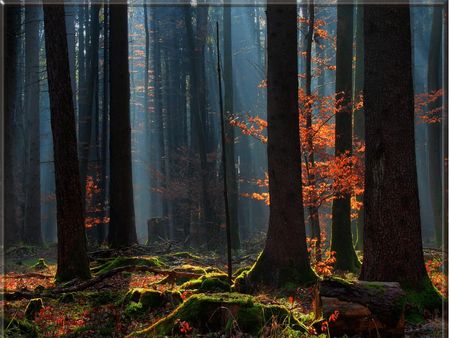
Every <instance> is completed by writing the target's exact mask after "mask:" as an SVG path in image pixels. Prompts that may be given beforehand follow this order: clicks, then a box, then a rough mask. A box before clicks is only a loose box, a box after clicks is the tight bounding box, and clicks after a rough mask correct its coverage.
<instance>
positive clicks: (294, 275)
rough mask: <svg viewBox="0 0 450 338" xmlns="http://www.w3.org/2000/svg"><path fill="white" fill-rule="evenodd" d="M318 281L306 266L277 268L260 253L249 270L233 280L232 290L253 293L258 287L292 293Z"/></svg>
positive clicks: (317, 277)
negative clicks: (267, 287) (300, 287)
mask: <svg viewBox="0 0 450 338" xmlns="http://www.w3.org/2000/svg"><path fill="white" fill-rule="evenodd" d="M318 279H319V276H317V275H316V274H315V273H314V271H313V270H312V269H311V267H310V266H309V265H308V266H306V267H304V268H303V269H301V268H297V267H294V266H277V265H275V264H274V263H273V262H272V261H271V260H270V259H269V258H268V257H267V255H266V254H265V253H264V252H262V253H261V254H260V255H259V257H258V259H257V260H256V262H255V264H253V266H252V267H251V269H250V270H244V271H242V273H241V274H240V275H239V276H238V277H236V278H235V280H234V285H233V289H234V290H236V291H239V292H243V293H253V292H254V291H255V290H257V289H258V287H259V286H269V287H273V288H277V289H280V290H281V291H283V292H286V293H292V292H293V291H295V290H296V289H297V288H298V287H299V286H308V285H312V284H314V283H315V282H316V281H317V280H318Z"/></svg>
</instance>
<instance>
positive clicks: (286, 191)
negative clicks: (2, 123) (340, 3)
mask: <svg viewBox="0 0 450 338" xmlns="http://www.w3.org/2000/svg"><path fill="white" fill-rule="evenodd" d="M267 22H268V25H267V39H268V41H267V42H268V47H267V61H268V63H267V116H268V143H267V156H268V172H269V193H270V217H269V228H268V231H267V239H266V244H265V247H264V250H263V252H262V253H261V255H260V256H259V258H258V260H257V262H256V263H255V265H254V266H253V268H252V270H251V271H250V272H249V275H248V279H249V280H250V281H251V282H253V283H256V284H264V285H270V286H275V287H280V286H287V285H292V284H291V283H294V284H298V283H301V282H309V281H312V280H314V279H315V274H314V273H313V272H312V270H311V267H310V265H309V260H308V253H307V249H306V237H305V221H304V214H303V198H302V186H301V169H300V168H301V166H300V165H301V157H300V137H299V115H298V98H297V93H298V77H297V64H298V61H297V6H296V5H268V6H267ZM280 37H283V38H280Z"/></svg>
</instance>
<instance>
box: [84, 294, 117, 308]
mask: <svg viewBox="0 0 450 338" xmlns="http://www.w3.org/2000/svg"><path fill="white" fill-rule="evenodd" d="M78 295H80V297H83V298H86V300H87V301H89V302H91V303H92V305H93V306H101V305H106V304H114V303H119V302H121V301H122V300H123V298H124V293H123V292H117V291H103V292H99V291H95V292H93V291H85V292H82V293H78V294H77V297H78Z"/></svg>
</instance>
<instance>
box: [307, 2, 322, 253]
mask: <svg viewBox="0 0 450 338" xmlns="http://www.w3.org/2000/svg"><path fill="white" fill-rule="evenodd" d="M308 15H309V24H308V34H307V36H306V65H305V68H306V70H305V72H306V74H305V78H306V79H305V87H306V90H305V94H306V96H307V97H309V96H311V86H312V70H311V67H312V43H313V35H314V22H315V13H314V3H313V2H312V1H311V2H310V4H309V5H308ZM304 109H305V113H306V129H307V130H308V136H307V140H306V143H307V149H308V151H309V153H308V156H307V170H308V174H307V177H308V184H309V185H311V186H312V187H313V188H314V189H313V191H312V192H311V196H310V201H309V206H308V214H309V222H310V225H311V237H312V238H316V239H317V246H316V249H317V258H318V259H319V260H320V239H321V237H320V223H319V207H318V202H319V201H318V197H317V195H316V175H315V173H314V171H315V169H314V168H315V166H316V165H315V156H314V144H313V131H312V113H313V112H312V109H311V106H310V105H309V106H306V105H305V107H304Z"/></svg>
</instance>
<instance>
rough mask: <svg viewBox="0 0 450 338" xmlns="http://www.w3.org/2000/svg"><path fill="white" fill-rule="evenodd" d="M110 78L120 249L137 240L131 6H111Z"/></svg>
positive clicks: (113, 209) (113, 211)
mask: <svg viewBox="0 0 450 338" xmlns="http://www.w3.org/2000/svg"><path fill="white" fill-rule="evenodd" d="M109 14H110V15H109V17H110V25H109V29H110V35H109V52H110V55H109V79H110V142H109V151H110V168H111V169H110V172H111V173H110V218H111V219H110V227H109V242H110V245H111V247H113V248H118V247H124V246H129V245H132V244H134V243H137V235H136V226H135V221H134V201H133V179H132V170H131V127H130V74H129V69H128V7H127V6H126V5H114V6H110V7H109Z"/></svg>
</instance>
